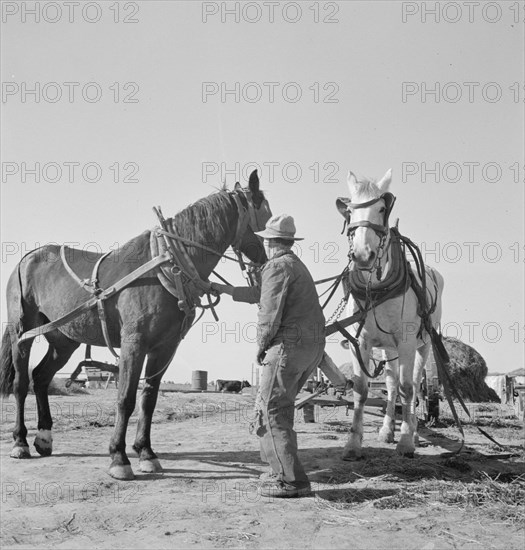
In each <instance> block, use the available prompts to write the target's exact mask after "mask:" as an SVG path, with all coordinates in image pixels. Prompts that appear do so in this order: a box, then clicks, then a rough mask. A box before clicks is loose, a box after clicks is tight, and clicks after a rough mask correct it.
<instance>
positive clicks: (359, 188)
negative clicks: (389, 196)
mask: <svg viewBox="0 0 525 550" xmlns="http://www.w3.org/2000/svg"><path fill="white" fill-rule="evenodd" d="M353 189H354V192H353V193H352V200H354V199H363V198H370V199H377V198H378V197H379V196H381V191H380V189H379V188H378V187H377V180H375V179H372V178H367V177H363V178H360V179H359V180H357V185H355V186H354V187H353Z"/></svg>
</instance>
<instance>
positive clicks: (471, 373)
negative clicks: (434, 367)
mask: <svg viewBox="0 0 525 550" xmlns="http://www.w3.org/2000/svg"><path fill="white" fill-rule="evenodd" d="M443 343H444V345H445V348H446V350H447V352H448V354H449V356H450V369H449V374H450V378H451V382H452V385H453V386H454V387H455V388H456V390H457V391H458V393H459V394H460V395H461V397H462V398H463V399H464V400H465V401H471V402H473V403H489V402H492V403H501V400H500V398H499V397H498V394H497V393H496V392H495V391H494V390H493V389H492V388H490V387H489V386H487V384H486V383H485V377H486V376H487V374H488V368H487V364H486V363H485V360H484V359H483V357H481V355H480V354H479V353H478V352H477V351H476V350H475V349H474V348H473V347H471V346H469V345H467V344H465V343H464V342H462V341H461V340H458V339H457V338H451V337H449V336H444V337H443ZM376 355H377V357H376V359H380V357H381V356H380V354H376ZM429 361H433V357H432V352H430V357H429ZM374 366H375V365H374V364H372V363H371V365H370V368H371V369H373V368H374ZM339 370H340V371H342V373H343V374H344V375H345V376H346V377H347V378H351V377H352V373H353V370H352V364H351V363H343V364H342V365H340V366H339ZM382 379H383V378H379V380H382Z"/></svg>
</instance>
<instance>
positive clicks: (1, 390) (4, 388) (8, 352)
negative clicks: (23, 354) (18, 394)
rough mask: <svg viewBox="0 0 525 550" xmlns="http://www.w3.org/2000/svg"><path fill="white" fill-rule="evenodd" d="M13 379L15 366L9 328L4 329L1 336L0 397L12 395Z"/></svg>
mask: <svg viewBox="0 0 525 550" xmlns="http://www.w3.org/2000/svg"><path fill="white" fill-rule="evenodd" d="M14 379H15V365H14V363H13V349H12V347H11V335H10V334H9V328H6V329H5V330H4V335H3V336H2V348H1V350H0V395H9V394H10V393H13V381H14Z"/></svg>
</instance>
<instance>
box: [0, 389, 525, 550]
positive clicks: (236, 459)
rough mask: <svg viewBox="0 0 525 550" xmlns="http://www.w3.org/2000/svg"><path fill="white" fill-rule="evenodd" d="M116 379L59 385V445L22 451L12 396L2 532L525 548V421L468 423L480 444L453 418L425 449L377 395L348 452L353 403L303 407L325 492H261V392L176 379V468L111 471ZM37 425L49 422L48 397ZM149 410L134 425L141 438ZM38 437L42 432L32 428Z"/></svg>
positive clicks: (305, 436)
mask: <svg viewBox="0 0 525 550" xmlns="http://www.w3.org/2000/svg"><path fill="white" fill-rule="evenodd" d="M115 397H116V392H115V390H113V389H111V390H107V391H103V390H98V391H90V392H89V393H87V394H74V395H66V396H57V397H52V398H51V402H52V411H53V413H54V416H55V418H56V422H55V432H54V439H55V444H54V456H51V457H48V458H40V457H38V458H37V456H38V455H36V453H35V451H34V449H32V454H33V457H34V458H32V459H31V460H28V461H14V460H11V459H9V458H8V455H9V451H10V448H11V435H10V431H11V429H12V426H13V421H14V415H13V411H14V401H13V400H12V399H11V400H7V401H4V402H3V403H2V416H3V422H2V432H1V459H2V532H1V535H2V544H3V546H4V547H5V546H7V547H21V546H23V547H51V546H52V547H55V548H87V547H90V548H91V547H93V546H95V547H114V548H124V547H134V548H146V547H160V548H174V547H198V548H270V547H272V548H273V547H276V548H283V547H287V548H320V547H322V548H348V546H349V541H351V546H352V547H353V548H389V549H391V548H427V549H432V548H436V549H437V548H482V547H483V548H506V549H514V548H516V549H518V548H523V537H524V525H525V521H524V515H523V514H524V509H523V506H524V502H525V496H524V493H525V479H524V475H523V473H524V462H525V461H524V450H523V431H522V427H520V425H519V423H517V421H514V422H513V421H512V420H510V421H508V422H507V424H506V425H505V426H497V425H496V424H497V423H496V424H495V425H494V426H491V425H490V423H488V425H486V426H485V429H486V430H487V431H489V432H490V433H491V435H493V436H494V437H495V439H496V440H497V441H498V442H499V443H501V444H503V445H505V448H506V450H507V451H508V450H509V449H510V450H511V451H512V452H511V453H507V455H509V454H510V455H514V456H508V457H507V458H503V459H502V458H498V456H505V455H504V453H502V450H501V449H495V448H493V447H491V445H492V444H491V442H490V441H487V440H484V438H483V437H482V436H481V435H480V434H479V433H478V432H477V430H476V428H475V426H473V425H468V426H466V428H465V429H466V436H467V448H466V449H465V452H462V453H461V455H459V457H454V456H452V455H449V456H442V455H443V453H446V452H448V451H450V450H453V449H454V448H457V447H458V446H459V433H458V432H457V430H456V429H455V428H453V427H447V426H445V427H443V428H436V427H429V428H425V429H423V430H422V432H421V433H422V443H423V446H422V447H421V448H419V449H418V452H417V455H416V457H415V458H414V459H404V458H401V457H398V456H397V455H396V454H395V450H394V448H395V447H394V446H391V445H387V444H382V443H379V442H377V441H376V435H377V431H378V429H379V426H380V421H381V419H380V416H378V414H377V412H378V409H369V412H368V414H367V418H366V423H365V428H366V432H365V446H366V455H365V458H364V459H363V460H359V461H355V462H343V461H341V460H340V454H341V450H342V447H343V446H344V443H345V440H346V437H347V435H346V432H347V430H348V428H349V422H350V420H351V413H350V416H346V415H345V411H344V409H343V408H339V409H318V408H317V409H316V416H317V420H318V422H316V423H314V424H305V423H304V422H302V415H300V414H298V417H297V424H296V428H297V432H298V438H299V445H300V448H301V459H302V460H303V462H304V464H305V466H306V468H307V470H308V472H309V475H310V477H311V480H312V485H313V488H314V496H313V497H308V498H303V499H299V500H288V501H286V500H284V501H283V500H268V499H261V498H260V497H258V495H257V493H256V483H255V480H256V478H257V476H258V475H259V473H260V472H261V471H263V469H264V468H263V466H262V465H261V463H260V461H259V456H258V452H257V441H256V439H255V438H254V437H253V436H250V434H249V433H248V423H249V421H250V419H251V416H252V406H253V397H252V396H251V395H249V394H248V395H229V394H208V395H206V394H179V393H163V394H161V395H160V397H159V403H158V407H157V411H156V413H155V417H154V425H153V428H152V438H153V441H154V448H155V450H156V451H157V452H158V454H159V457H160V459H161V462H162V464H163V466H164V473H163V474H162V475H152V474H141V473H140V472H139V471H138V460H137V458H136V456H135V455H134V453H132V452H130V458H131V461H132V465H133V467H134V469H135V473H136V474H137V479H136V480H135V481H132V482H126V483H125V482H118V481H116V480H113V479H111V478H110V477H108V476H107V474H106V469H107V467H108V464H109V458H108V456H107V447H108V442H109V438H110V436H111V433H112V426H113V424H114V419H115V415H114V410H115V408H114V400H115ZM28 410H29V413H28V427H29V429H30V433H31V435H33V434H34V429H35V428H36V415H35V413H34V398H33V397H32V396H31V397H30V398H29V399H28ZM136 421H137V415H136V414H134V415H133V417H132V419H131V422H130V428H129V430H128V448H129V444H130V442H132V441H133V437H134V430H135V428H136ZM31 440H32V439H31Z"/></svg>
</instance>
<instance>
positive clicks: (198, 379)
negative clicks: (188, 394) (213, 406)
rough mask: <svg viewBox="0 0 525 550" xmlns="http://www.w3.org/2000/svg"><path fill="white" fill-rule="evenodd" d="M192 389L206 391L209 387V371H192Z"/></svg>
mask: <svg viewBox="0 0 525 550" xmlns="http://www.w3.org/2000/svg"><path fill="white" fill-rule="evenodd" d="M191 389H192V390H201V391H206V390H207V389H208V371H207V370H194V371H193V372H192V373H191Z"/></svg>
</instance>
